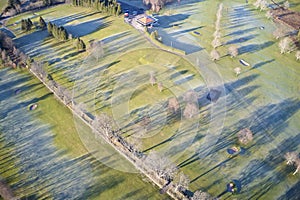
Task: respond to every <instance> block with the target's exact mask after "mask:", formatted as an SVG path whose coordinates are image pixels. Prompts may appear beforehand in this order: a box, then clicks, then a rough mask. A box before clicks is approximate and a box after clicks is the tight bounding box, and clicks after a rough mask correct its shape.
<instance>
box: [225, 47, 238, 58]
mask: <svg viewBox="0 0 300 200" xmlns="http://www.w3.org/2000/svg"><path fill="white" fill-rule="evenodd" d="M228 53H229V55H230V56H231V58H234V57H236V56H237V55H239V49H238V48H237V46H235V45H232V46H230V47H228Z"/></svg>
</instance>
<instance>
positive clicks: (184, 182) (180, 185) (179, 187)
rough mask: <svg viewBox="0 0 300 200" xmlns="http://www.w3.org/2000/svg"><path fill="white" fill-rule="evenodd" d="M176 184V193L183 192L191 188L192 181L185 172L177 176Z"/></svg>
mask: <svg viewBox="0 0 300 200" xmlns="http://www.w3.org/2000/svg"><path fill="white" fill-rule="evenodd" d="M174 183H175V190H176V191H183V190H184V189H187V187H188V186H189V184H190V179H189V178H188V177H187V176H186V175H185V174H184V173H183V172H180V173H179V174H177V175H176V176H175V178H174Z"/></svg>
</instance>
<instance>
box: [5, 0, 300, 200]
mask: <svg viewBox="0 0 300 200" xmlns="http://www.w3.org/2000/svg"><path fill="white" fill-rule="evenodd" d="M221 2H223V3H224V9H223V12H222V18H221V26H220V27H221V30H220V32H221V34H222V37H221V41H222V43H223V46H221V47H219V48H217V50H218V51H219V52H220V54H221V57H222V58H221V60H220V61H217V62H212V61H211V60H210V55H209V53H210V51H211V50H212V47H211V44H210V43H211V41H212V40H213V33H214V31H215V28H214V26H215V20H216V17H215V13H216V11H217V9H218V5H219V3H221ZM290 2H291V5H292V8H293V9H296V10H297V9H299V5H298V4H297V2H296V1H290ZM293 6H294V7H293ZM62 10H63V11H62ZM208 11H209V13H208ZM39 15H42V16H43V17H44V19H46V21H52V22H54V23H57V24H60V25H63V26H64V27H66V29H67V30H68V31H69V33H71V34H72V35H74V36H76V34H79V35H77V36H81V37H82V38H83V39H84V41H85V42H86V44H88V41H90V40H93V39H95V40H101V41H102V42H103V50H104V53H103V54H101V57H97V56H95V55H93V54H89V53H87V52H85V53H78V52H77V51H76V50H75V49H74V47H72V42H71V41H68V42H65V43H60V42H58V41H56V40H55V39H52V38H49V37H48V34H47V32H46V31H37V32H32V33H28V34H24V33H21V32H20V30H18V26H19V25H17V26H11V27H12V28H13V30H14V32H15V33H16V34H17V35H18V37H17V38H16V39H15V42H16V44H17V45H18V46H19V47H20V48H21V49H22V50H23V51H25V52H26V53H28V54H29V55H31V56H33V57H36V58H38V59H41V60H42V61H48V62H49V65H48V67H47V70H48V72H49V73H51V75H53V77H54V79H55V80H56V81H58V82H59V83H60V84H62V85H63V86H65V87H67V88H68V89H70V90H72V91H73V95H74V98H75V101H76V102H83V103H84V104H85V105H86V108H87V110H88V111H89V112H91V113H92V114H99V113H102V112H105V113H107V114H109V115H110V116H112V117H113V118H114V120H115V122H116V127H118V128H121V129H122V130H123V133H122V134H123V135H122V136H123V137H124V138H125V139H126V140H128V141H129V142H131V143H136V144H137V145H139V149H140V150H141V151H144V152H145V153H148V152H150V151H152V150H155V151H158V152H161V153H162V154H164V155H166V156H168V157H169V158H170V159H171V160H172V161H173V162H174V163H175V164H176V165H177V166H178V168H180V170H182V171H183V172H184V173H185V174H187V175H188V176H189V178H190V180H191V184H190V187H189V189H190V190H192V191H196V190H198V189H201V190H204V191H208V192H209V193H210V194H212V195H213V196H215V197H216V196H221V199H235V198H238V199H247V198H250V199H277V198H279V199H285V198H287V199H291V198H293V197H294V196H297V192H298V191H299V176H300V175H299V174H297V175H295V176H293V175H292V172H293V169H292V168H291V167H288V166H286V164H285V162H284V154H285V153H286V152H288V151H298V152H299V150H300V145H299V138H300V133H299V130H300V126H299V120H300V113H299V108H300V101H299V81H300V80H299V77H300V76H299V74H300V71H299V62H297V61H296V59H295V56H294V53H291V54H287V55H281V54H280V53H279V49H278V41H276V40H275V39H274V38H273V36H272V32H273V31H274V30H275V28H276V25H275V24H274V23H273V22H272V21H270V20H267V19H266V17H265V16H264V15H265V13H264V12H260V11H258V10H255V9H254V7H253V6H252V5H251V4H250V3H249V4H246V3H245V1H242V0H235V1H200V2H194V1H185V2H183V1H182V2H181V5H180V6H176V5H175V4H173V5H170V6H168V7H167V8H166V9H165V14H162V15H160V16H158V17H157V18H158V19H159V23H160V24H161V25H160V26H159V27H156V28H155V29H157V30H158V32H159V35H160V36H162V41H163V43H165V44H166V45H169V46H172V47H175V48H178V49H181V50H184V51H185V52H186V53H187V56H185V57H180V56H177V55H174V54H171V53H168V52H165V51H162V50H159V49H156V48H153V46H152V45H151V44H150V43H149V42H148V41H147V40H146V39H145V38H144V37H143V36H142V35H140V34H139V32H138V31H136V30H134V29H133V28H132V27H130V26H128V25H127V24H124V22H123V20H122V18H121V17H120V18H116V17H107V18H106V17H104V16H103V15H101V14H99V13H94V12H93V11H92V10H90V9H85V8H76V7H71V6H66V5H63V6H57V7H54V8H50V9H47V10H43V11H40V12H37V13H34V14H32V13H31V14H30V13H28V14H25V15H23V16H17V17H16V18H12V19H11V20H10V22H9V23H10V24H14V23H18V21H20V19H21V18H25V17H33V19H34V20H37V19H38V18H37V16H39ZM87 26H88V27H92V28H87ZM261 26H263V27H264V29H260V27H261ZM194 31H197V32H199V33H200V34H199V35H198V34H195V32H194ZM230 45H236V46H237V47H238V48H239V53H240V55H239V56H238V57H237V58H234V59H232V58H230V56H228V55H227V49H228V47H229V46H230ZM239 59H245V60H246V61H247V62H249V63H250V64H251V66H250V67H245V66H242V65H241V64H240V63H239ZM235 67H241V68H242V74H241V75H239V76H238V77H237V76H236V75H235V73H234V71H233V70H234V68H235ZM151 72H153V73H154V74H155V77H156V79H157V81H156V82H157V83H162V84H163V90H162V91H161V92H160V91H159V90H158V84H157V83H156V84H154V85H153V86H152V85H151V84H150V82H149V78H150V76H149V74H150V73H151ZM214 74H217V75H219V76H211V75H214ZM215 77H217V78H219V79H218V80H217V79H216V80H214V78H215ZM206 84H208V85H209V86H210V89H212V88H217V89H223V90H224V91H222V95H221V97H220V98H219V99H218V100H217V101H216V102H215V103H213V102H210V101H209V100H208V99H207V98H206V97H207V94H208V93H209V89H208V87H207V86H206ZM191 89H194V90H195V91H196V92H197V94H198V104H199V113H198V114H197V115H196V116H195V117H194V118H192V119H190V120H189V119H185V118H184V117H183V110H184V107H185V103H184V101H183V94H184V93H185V92H186V91H189V90H191ZM171 97H176V98H177V99H178V101H179V103H180V112H179V113H177V115H172V114H171V113H170V112H169V111H168V109H167V106H168V104H167V101H168V99H169V98H171ZM224 116H226V118H225V117H224ZM243 128H250V129H251V130H252V132H253V133H254V141H253V142H251V143H250V144H249V145H242V146H241V145H240V144H239V143H238V141H237V137H236V133H237V132H238V131H239V130H241V129H243ZM91 138H92V137H91ZM65 139H68V138H65ZM90 140H91V139H90ZM61 141H65V140H64V139H62V140H61ZM62 143H64V142H62ZM75 143H76V142H74V144H75ZM233 146H241V147H243V152H242V153H241V154H240V155H238V156H234V157H230V156H229V155H228V153H227V149H228V148H231V147H233ZM93 148H94V147H93ZM231 180H236V181H238V182H239V183H240V184H241V191H240V193H239V194H237V195H234V196H232V195H231V194H230V193H223V192H224V190H225V189H226V184H227V183H228V182H230V181H231ZM158 198H162V197H158Z"/></svg>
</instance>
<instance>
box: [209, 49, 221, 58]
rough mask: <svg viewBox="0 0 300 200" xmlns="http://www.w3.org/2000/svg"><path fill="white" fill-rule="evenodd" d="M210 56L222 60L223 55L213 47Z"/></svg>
mask: <svg viewBox="0 0 300 200" xmlns="http://www.w3.org/2000/svg"><path fill="white" fill-rule="evenodd" d="M210 57H211V59H212V60H213V61H215V60H220V58H221V56H220V53H219V52H218V51H217V50H216V49H213V50H212V51H211V52H210Z"/></svg>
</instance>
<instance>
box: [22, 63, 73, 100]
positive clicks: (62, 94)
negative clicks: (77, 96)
mask: <svg viewBox="0 0 300 200" xmlns="http://www.w3.org/2000/svg"><path fill="white" fill-rule="evenodd" d="M28 65H29V67H30V70H31V71H32V72H33V73H34V74H35V75H36V76H38V77H39V78H40V79H41V80H42V81H43V82H44V83H45V84H46V85H47V86H48V87H49V88H50V89H51V90H52V91H54V92H55V94H56V95H57V96H58V97H59V98H60V99H61V100H62V101H63V102H64V103H65V104H66V105H69V104H71V103H72V95H71V92H70V91H69V90H68V89H66V88H65V87H63V86H62V85H60V84H58V83H57V82H56V81H55V80H54V79H53V77H52V76H51V74H48V73H47V70H46V68H47V66H48V63H47V62H45V63H43V62H40V61H34V60H30V62H29V63H28Z"/></svg>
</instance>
